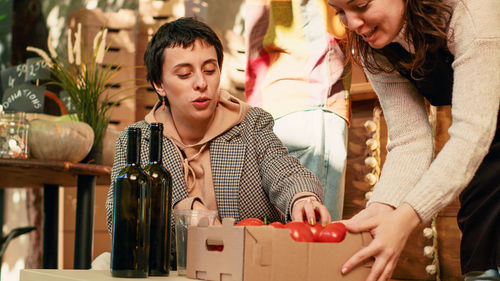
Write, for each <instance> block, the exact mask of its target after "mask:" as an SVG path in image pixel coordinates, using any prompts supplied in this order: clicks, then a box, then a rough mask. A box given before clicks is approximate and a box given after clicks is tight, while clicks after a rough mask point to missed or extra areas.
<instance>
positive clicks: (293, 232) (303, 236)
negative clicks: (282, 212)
mask: <svg viewBox="0 0 500 281" xmlns="http://www.w3.org/2000/svg"><path fill="white" fill-rule="evenodd" d="M285 227H286V228H288V229H289V230H290V236H291V237H292V239H293V240H295V241H298V242H313V241H314V238H313V235H312V233H311V230H309V227H308V226H307V225H306V224H305V223H303V222H301V221H292V222H289V223H287V224H285Z"/></svg>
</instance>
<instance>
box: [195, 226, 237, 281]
mask: <svg viewBox="0 0 500 281" xmlns="http://www.w3.org/2000/svg"><path fill="white" fill-rule="evenodd" d="M201 225H204V224H203V223H201ZM201 225H200V224H199V225H198V226H189V227H188V245H187V265H186V276H187V277H188V278H193V279H202V280H216V281H225V280H233V281H242V280H243V237H244V236H243V235H244V233H243V231H244V228H243V227H234V219H223V221H222V226H220V225H219V226H201ZM221 241H222V244H223V245H224V249H223V250H222V251H210V250H209V247H207V245H210V244H220V243H221Z"/></svg>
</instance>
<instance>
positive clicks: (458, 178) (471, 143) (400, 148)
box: [367, 0, 500, 222]
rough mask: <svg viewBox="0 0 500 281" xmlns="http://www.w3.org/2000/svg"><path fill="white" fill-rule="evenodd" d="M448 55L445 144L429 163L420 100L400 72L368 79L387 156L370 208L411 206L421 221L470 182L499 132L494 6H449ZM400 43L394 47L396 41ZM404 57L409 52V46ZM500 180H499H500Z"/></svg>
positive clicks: (465, 1)
mask: <svg viewBox="0 0 500 281" xmlns="http://www.w3.org/2000/svg"><path fill="white" fill-rule="evenodd" d="M449 3H450V5H451V6H452V7H453V15H452V17H451V22H450V28H449V31H448V48H449V50H450V52H451V53H452V54H453V55H454V56H455V60H454V62H453V64H452V67H453V69H454V83H453V98H452V125H451V127H450V129H449V131H448V132H449V135H450V139H449V140H448V142H447V143H446V144H445V146H444V147H443V149H442V150H441V152H440V153H439V154H438V155H437V157H436V158H435V159H434V160H433V159H432V152H433V140H432V135H431V127H430V124H429V121H428V117H427V112H426V109H425V106H424V99H423V97H422V96H421V95H419V94H418V93H417V92H416V90H415V88H414V87H413V86H412V85H411V84H410V82H409V81H408V80H406V79H404V78H402V77H401V76H400V75H399V73H397V72H395V73H390V74H387V73H381V74H376V75H373V74H370V73H369V72H367V76H368V78H369V80H370V82H371V84H372V86H373V88H374V89H375V91H376V93H377V95H378V97H379V99H380V102H381V105H382V108H383V111H384V116H385V119H386V121H387V124H388V127H389V139H390V142H389V144H388V147H387V148H388V150H389V153H388V155H387V158H386V161H385V164H384V167H383V170H382V174H381V177H380V180H379V182H378V183H377V184H376V185H375V187H374V192H373V195H372V197H371V199H370V201H369V203H368V204H370V203H371V202H383V203H386V204H389V205H391V206H394V207H398V206H399V205H401V204H402V203H404V202H407V203H408V204H410V205H411V206H412V207H413V208H414V209H415V211H416V212H417V213H418V215H419V216H420V218H421V219H422V221H423V222H426V221H428V220H430V218H431V217H432V216H433V215H435V214H436V213H437V212H438V211H439V210H441V209H442V208H444V207H445V206H446V205H448V204H449V203H450V202H451V201H452V200H453V199H454V198H456V197H457V196H458V195H459V193H460V192H461V191H462V190H463V189H464V188H465V187H466V186H467V184H468V183H469V182H470V181H471V179H472V177H473V176H474V173H475V172H476V170H477V168H478V167H479V165H480V164H481V161H482V159H483V158H484V156H485V155H486V153H487V152H488V149H489V147H490V144H491V142H492V139H493V137H494V134H495V131H496V128H497V124H496V121H497V114H498V111H499V100H500V8H499V5H498V4H499V2H498V0H449ZM396 41H398V40H396ZM407 50H409V51H410V50H411V48H408V47H407ZM499 181H500V176H499Z"/></svg>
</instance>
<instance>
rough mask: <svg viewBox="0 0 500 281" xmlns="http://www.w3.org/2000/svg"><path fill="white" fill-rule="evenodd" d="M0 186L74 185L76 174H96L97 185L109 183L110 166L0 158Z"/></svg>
mask: <svg viewBox="0 0 500 281" xmlns="http://www.w3.org/2000/svg"><path fill="white" fill-rule="evenodd" d="M0 174H1V175H2V176H1V177H0V187H2V188H3V187H43V185H44V184H54V185H61V186H76V183H77V176H78V175H92V176H97V185H109V184H110V181H111V180H110V175H111V167H110V166H102V165H94V164H83V163H72V162H64V161H41V160H33V159H25V160H23V159H0Z"/></svg>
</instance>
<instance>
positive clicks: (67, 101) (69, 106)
mask: <svg viewBox="0 0 500 281" xmlns="http://www.w3.org/2000/svg"><path fill="white" fill-rule="evenodd" d="M59 98H60V99H61V100H62V102H63V103H64V106H65V107H66V111H67V112H68V114H73V113H76V108H75V105H74V104H73V101H71V98H70V97H69V95H68V93H67V92H66V91H61V92H60V93H59Z"/></svg>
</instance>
